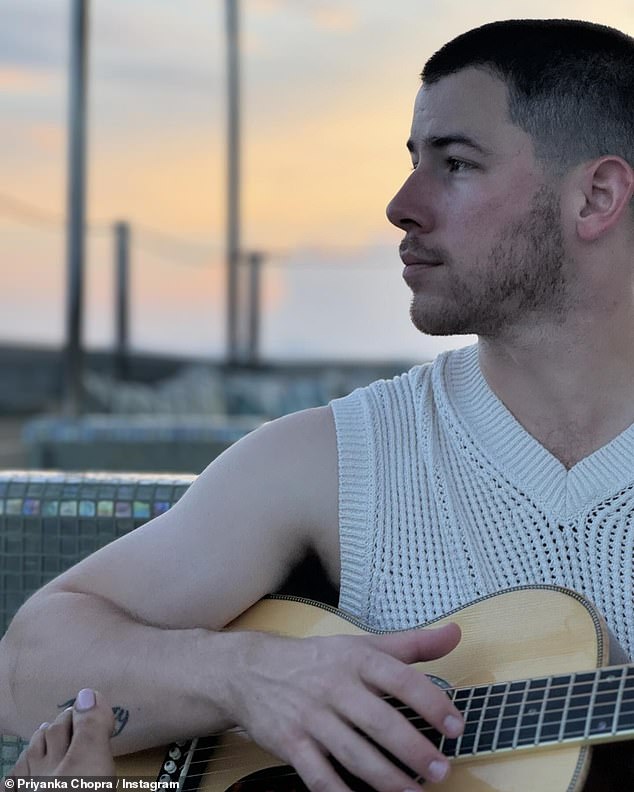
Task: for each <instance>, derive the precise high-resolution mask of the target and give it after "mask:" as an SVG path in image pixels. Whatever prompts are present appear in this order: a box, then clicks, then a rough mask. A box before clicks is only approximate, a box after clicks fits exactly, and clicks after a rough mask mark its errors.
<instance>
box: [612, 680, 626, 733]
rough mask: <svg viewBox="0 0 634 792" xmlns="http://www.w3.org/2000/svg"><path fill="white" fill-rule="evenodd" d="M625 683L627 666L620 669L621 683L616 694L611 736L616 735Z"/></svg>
mask: <svg viewBox="0 0 634 792" xmlns="http://www.w3.org/2000/svg"><path fill="white" fill-rule="evenodd" d="M626 681H627V666H623V668H622V669H621V681H620V682H619V692H618V693H617V694H616V708H615V710H614V720H613V722H612V734H616V733H617V731H618V729H619V715H620V714H621V703H622V701H623V691H624V690H625V683H626Z"/></svg>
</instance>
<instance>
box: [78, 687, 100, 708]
mask: <svg viewBox="0 0 634 792" xmlns="http://www.w3.org/2000/svg"><path fill="white" fill-rule="evenodd" d="M94 706H95V691H94V690H91V689H90V688H83V690H80V691H79V693H78V694H77V698H76V699H75V709H76V710H89V709H92V708H93V707H94Z"/></svg>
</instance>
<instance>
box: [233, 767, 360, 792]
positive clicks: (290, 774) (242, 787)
mask: <svg viewBox="0 0 634 792" xmlns="http://www.w3.org/2000/svg"><path fill="white" fill-rule="evenodd" d="M333 765H334V766H335V768H336V770H337V772H338V773H339V775H340V776H341V778H342V780H343V781H344V783H345V784H346V785H347V786H348V787H349V788H350V789H352V790H353V792H374V789H373V787H371V786H369V785H368V784H366V783H365V782H364V781H361V780H360V779H358V778H357V777H356V776H353V775H352V774H351V773H349V772H348V771H347V770H344V769H343V767H341V765H339V764H338V763H336V762H333ZM226 792H308V787H307V786H306V784H304V782H303V781H302V779H301V778H300V777H299V775H298V774H297V773H296V772H295V770H294V769H293V768H292V767H291V766H290V765H281V766H279V767H269V768H267V769H266V770H258V771H257V772H256V773H251V775H248V776H245V777H244V778H242V779H241V780H240V781H238V782H236V783H235V784H232V785H231V786H230V787H229V788H228V789H227V790H226Z"/></svg>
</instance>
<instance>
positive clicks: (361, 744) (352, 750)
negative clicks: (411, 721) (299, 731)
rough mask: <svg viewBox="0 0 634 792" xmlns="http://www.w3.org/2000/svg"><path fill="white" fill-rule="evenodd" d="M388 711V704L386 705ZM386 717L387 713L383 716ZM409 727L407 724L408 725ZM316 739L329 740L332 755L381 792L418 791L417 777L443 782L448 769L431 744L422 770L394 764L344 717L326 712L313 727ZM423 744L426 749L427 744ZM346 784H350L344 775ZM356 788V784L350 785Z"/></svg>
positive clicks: (344, 766) (347, 768)
mask: <svg viewBox="0 0 634 792" xmlns="http://www.w3.org/2000/svg"><path fill="white" fill-rule="evenodd" d="M385 709H387V710H389V705H387V704H386V705H385ZM382 714H385V713H382ZM355 725H356V724H355ZM405 725H407V724H405ZM313 728H314V734H315V737H316V738H317V739H318V740H320V741H321V737H320V735H322V734H323V735H324V737H325V738H327V740H328V745H329V746H332V748H331V754H332V756H333V757H334V759H336V760H337V762H339V764H340V765H342V766H343V768H345V770H347V771H348V772H349V773H351V774H352V775H353V776H355V777H356V778H360V779H361V780H362V781H365V782H366V783H367V784H369V785H370V786H371V787H372V788H373V789H375V790H378V792H393V790H395V789H398V790H404V789H411V790H418V789H419V786H418V784H417V783H416V780H415V777H416V776H418V775H422V776H423V777H424V778H426V779H428V780H430V781H438V780H441V779H442V778H443V777H444V776H445V775H446V773H447V772H448V770H449V764H448V762H447V760H446V759H445V758H444V757H443V756H442V755H438V756H437V752H436V750H435V749H434V748H433V747H432V746H431V745H430V744H429V743H428V744H427V745H428V747H429V748H430V750H429V751H427V752H426V753H427V754H428V758H427V759H426V760H425V761H424V762H420V761H419V762H418V765H419V767H416V768H411V770H412V771H413V772H409V770H410V768H408V767H404V766H399V765H397V764H395V762H394V761H393V759H392V758H391V757H389V756H386V755H385V754H384V753H383V752H382V751H381V750H380V747H381V748H383V747H384V746H380V747H379V746H376V745H373V744H372V743H371V742H369V741H368V740H367V739H366V737H365V736H364V735H362V734H360V733H359V732H358V731H357V730H355V729H353V728H352V727H351V726H350V725H349V724H348V723H346V722H345V721H343V720H341V718H339V717H337V716H335V715H333V714H332V713H331V712H329V711H325V712H324V713H323V714H322V715H321V717H320V718H319V719H318V720H317V721H316V722H314V724H313ZM422 742H423V747H424V743H425V742H426V741H424V740H423V741H422ZM434 761H438V762H439V763H442V765H443V771H442V772H439V771H437V768H436V766H435V765H432V763H433V762H434ZM438 770H439V768H438ZM344 780H345V781H349V779H347V778H346V777H345V776H344ZM351 786H353V787H354V784H351Z"/></svg>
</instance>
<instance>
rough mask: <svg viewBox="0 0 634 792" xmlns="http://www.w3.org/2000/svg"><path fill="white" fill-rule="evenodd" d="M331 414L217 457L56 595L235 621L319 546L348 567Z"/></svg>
mask: <svg viewBox="0 0 634 792" xmlns="http://www.w3.org/2000/svg"><path fill="white" fill-rule="evenodd" d="M337 491H338V475H337V447H336V437H335V428H334V419H333V417H332V412H331V410H330V408H329V407H321V408H315V409H311V410H305V411H302V412H298V413H294V414H292V415H288V416H285V417H284V418H280V419H278V420H276V421H271V422H270V423H267V424H265V425H264V426H262V427H260V428H259V429H257V430H256V431H254V432H252V433H251V434H249V435H248V436H247V437H245V438H243V439H242V440H240V441H239V442H238V443H235V444H234V445H233V446H231V448H229V449H228V450H227V451H225V452H224V453H223V454H222V455H221V456H219V457H218V458H217V459H216V460H214V461H213V462H212V463H211V464H210V465H209V466H208V467H207V468H206V470H204V471H203V473H201V475H200V476H199V477H198V479H197V480H196V481H195V482H194V484H193V485H192V486H191V487H190V489H189V490H188V491H187V492H186V494H185V495H184V496H183V498H182V499H181V500H180V501H179V502H178V503H177V504H176V505H175V506H173V507H172V508H171V509H170V510H169V511H168V512H166V513H165V514H163V515H161V516H160V517H157V518H155V519H154V520H152V521H150V522H149V523H147V524H146V525H144V526H142V527H141V528H138V529H137V530H136V531H133V532H132V533H130V534H128V535H126V536H124V537H122V538H121V539H118V540H117V541H115V542H113V543H112V544H110V545H108V546H107V547H105V548H103V549H102V550H99V551H98V552H97V553H95V554H93V555H92V556H90V557H89V558H88V559H86V560H84V561H82V562H81V563H80V564H78V565H77V566H75V567H73V569H71V570H69V571H68V572H66V573H64V574H63V575H62V576H60V577H59V578H57V579H56V580H55V581H53V583H51V584H49V587H48V589H49V590H60V589H61V590H64V591H74V592H78V593H89V594H93V595H97V596H100V597H103V598H104V599H107V600H109V601H110V602H112V603H113V604H114V605H115V606H116V607H119V608H121V609H122V610H124V611H126V612H128V613H130V614H131V615H133V616H134V617H136V618H138V619H140V620H142V621H145V622H147V623H150V624H157V625H161V626H165V627H172V628H177V627H194V626H200V627H208V628H210V629H217V628H219V627H221V626H223V625H225V624H227V623H228V622H229V621H231V619H233V618H234V617H235V616H237V615H238V614H239V613H241V612H242V611H243V610H244V609H245V608H247V607H249V606H250V605H251V604H253V603H254V602H256V601H257V600H258V599H260V598H261V597H262V596H264V595H265V594H267V593H270V592H271V591H274V590H275V589H276V588H277V587H278V586H279V585H280V583H281V582H282V580H283V579H284V578H285V577H286V575H287V573H288V571H289V568H290V567H291V566H292V565H293V564H294V563H295V562H296V561H297V560H299V559H300V558H301V556H302V555H303V554H304V553H305V552H307V551H308V550H309V549H312V550H314V551H316V552H317V554H318V555H319V557H320V559H321V561H322V563H323V564H324V567H325V568H326V570H327V571H328V573H329V575H330V576H331V577H333V578H336V576H337V574H338V568H339V566H338V565H339V537H338V493H337Z"/></svg>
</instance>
